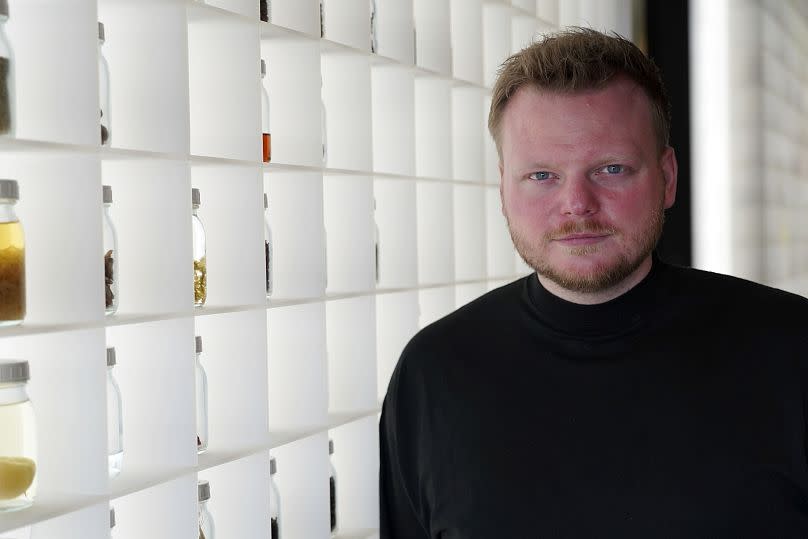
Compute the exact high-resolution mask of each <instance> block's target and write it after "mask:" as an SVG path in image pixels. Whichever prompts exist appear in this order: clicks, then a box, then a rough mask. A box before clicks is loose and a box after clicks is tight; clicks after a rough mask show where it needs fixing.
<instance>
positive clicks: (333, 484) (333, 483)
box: [328, 440, 339, 537]
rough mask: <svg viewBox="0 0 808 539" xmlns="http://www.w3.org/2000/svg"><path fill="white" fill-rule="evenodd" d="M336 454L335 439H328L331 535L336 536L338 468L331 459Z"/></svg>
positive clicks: (337, 528)
mask: <svg viewBox="0 0 808 539" xmlns="http://www.w3.org/2000/svg"><path fill="white" fill-rule="evenodd" d="M333 454H334V440H328V467H329V476H328V490H329V497H330V500H331V504H330V505H331V537H335V536H336V535H337V532H338V531H339V527H338V525H337V524H338V523H337V470H336V469H335V468H334V462H333V461H332V460H331V455H333Z"/></svg>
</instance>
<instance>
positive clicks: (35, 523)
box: [0, 493, 109, 539]
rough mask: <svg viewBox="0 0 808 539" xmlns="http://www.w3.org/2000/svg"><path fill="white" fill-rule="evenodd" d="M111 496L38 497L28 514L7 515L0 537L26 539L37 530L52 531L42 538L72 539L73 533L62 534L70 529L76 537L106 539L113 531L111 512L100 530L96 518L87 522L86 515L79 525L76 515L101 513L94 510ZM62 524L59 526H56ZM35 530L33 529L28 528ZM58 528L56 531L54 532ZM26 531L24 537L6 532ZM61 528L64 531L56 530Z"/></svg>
mask: <svg viewBox="0 0 808 539" xmlns="http://www.w3.org/2000/svg"><path fill="white" fill-rule="evenodd" d="M106 501H107V497H106V496H105V495H104V496H98V495H96V496H87V495H83V496H82V495H66V494H56V493H54V494H52V495H43V496H37V499H36V503H34V505H32V506H31V507H29V508H28V509H26V510H25V511H15V512H11V513H3V518H2V519H0V534H3V535H0V536H2V537H9V539H17V537H19V538H20V539H24V538H25V537H28V536H27V535H24V534H26V533H28V534H31V535H33V533H34V531H36V532H39V531H40V530H42V531H45V530H47V531H49V532H50V533H45V534H43V535H42V536H41V537H48V538H51V537H53V538H55V539H61V538H65V539H68V538H69V537H71V535H69V534H65V535H62V533H64V531H65V530H70V531H71V532H73V533H76V532H78V531H80V532H81V533H76V535H74V536H73V537H77V536H78V537H88V538H89V537H92V538H93V539H106V537H107V536H108V535H105V534H107V533H108V532H109V514H108V513H107V520H106V527H98V525H93V524H92V522H93V521H94V520H96V519H94V518H89V519H87V518H86V517H85V515H84V514H82V515H81V516H82V517H85V518H81V519H80V520H79V522H77V523H76V522H75V518H73V517H72V515H74V514H76V513H85V511H86V512H90V513H96V512H97V510H96V509H93V508H94V507H95V506H98V505H99V504H101V505H103V506H104V507H106ZM68 520H70V521H74V522H72V523H71V525H69V526H67V525H65V523H66V521H68ZM54 524H58V526H54ZM29 526H30V527H31V528H30V529H29V528H28V527H29ZM54 528H55V530H54ZM18 529H22V530H21V532H20V535H17V534H14V535H5V532H8V531H10V530H18ZM59 529H61V531H56V530H59Z"/></svg>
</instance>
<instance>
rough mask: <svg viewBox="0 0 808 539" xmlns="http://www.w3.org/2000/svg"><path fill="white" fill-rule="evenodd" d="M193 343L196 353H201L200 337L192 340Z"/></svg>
mask: <svg viewBox="0 0 808 539" xmlns="http://www.w3.org/2000/svg"><path fill="white" fill-rule="evenodd" d="M194 343H195V344H196V353H197V354H200V353H202V337H201V336H200V335H197V336H196V338H195V339H194Z"/></svg>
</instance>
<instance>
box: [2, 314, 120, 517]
mask: <svg viewBox="0 0 808 539" xmlns="http://www.w3.org/2000/svg"><path fill="white" fill-rule="evenodd" d="M0 357H6V358H19V359H22V360H26V361H28V364H29V367H30V371H31V379H30V381H29V382H28V394H29V396H30V398H31V403H32V405H33V408H34V414H35V416H36V434H37V440H38V443H37V447H38V454H37V477H36V480H37V499H36V500H35V502H34V508H36V507H37V506H38V505H39V504H43V506H42V511H43V512H42V513H40V514H39V517H40V518H41V517H43V516H45V515H48V514H58V513H59V512H69V511H70V510H71V509H72V508H76V507H81V506H82V505H81V504H83V503H87V502H88V500H89V499H88V498H87V497H88V496H89V497H93V496H99V495H104V494H106V493H107V492H108V481H107V476H108V472H107V429H106V409H107V401H106V382H105V380H106V361H105V352H104V331H103V329H95V330H85V331H71V332H64V333H54V334H48V335H35V336H26V337H8V338H4V339H0ZM76 455H81V459H80V460H77V459H76ZM89 501H91V500H89ZM27 512H28V511H23V512H20V513H27ZM36 514H37V512H36V511H35V512H34V513H33V515H36ZM26 518H27V517H25V516H23V517H20V519H19V520H17V519H16V517H13V516H12V517H10V518H9V523H8V524H7V522H6V515H4V516H3V519H2V520H0V525H2V526H3V527H5V526H6V525H9V526H10V527H19V526H21V525H25V524H28V523H30V522H34V520H27V521H26ZM15 520H16V521H17V522H19V524H16V523H15Z"/></svg>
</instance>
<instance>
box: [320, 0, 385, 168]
mask: <svg viewBox="0 0 808 539" xmlns="http://www.w3.org/2000/svg"><path fill="white" fill-rule="evenodd" d="M332 1H333V0H332ZM365 5H366V6H367V2H365ZM320 59H321V70H322V77H323V87H322V99H323V103H324V104H325V127H326V139H327V154H328V155H327V159H326V162H325V165H326V166H328V167H329V168H342V169H351V170H373V156H372V153H373V143H372V140H373V137H372V120H371V110H372V107H371V77H370V57H369V56H367V55H358V54H355V53H352V52H348V53H343V52H323V53H322V54H321V55H320Z"/></svg>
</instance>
